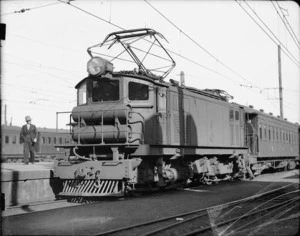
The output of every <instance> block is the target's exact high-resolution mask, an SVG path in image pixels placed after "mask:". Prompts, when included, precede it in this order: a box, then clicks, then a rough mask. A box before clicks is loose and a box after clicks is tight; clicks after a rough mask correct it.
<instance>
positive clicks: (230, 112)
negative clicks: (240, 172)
mask: <svg viewBox="0 0 300 236" xmlns="http://www.w3.org/2000/svg"><path fill="white" fill-rule="evenodd" d="M233 119H234V113H233V110H229V120H233Z"/></svg>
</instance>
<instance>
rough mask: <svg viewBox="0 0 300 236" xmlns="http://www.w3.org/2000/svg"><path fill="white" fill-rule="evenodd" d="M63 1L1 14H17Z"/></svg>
mask: <svg viewBox="0 0 300 236" xmlns="http://www.w3.org/2000/svg"><path fill="white" fill-rule="evenodd" d="M60 3H61V2H54V3H50V4H46V5H41V6H37V7H32V8H23V9H21V10H19V11H14V12H10V13H4V14H1V15H0V16H6V15H11V14H15V13H24V12H26V11H30V10H35V9H39V8H44V7H49V6H52V5H56V4H60Z"/></svg>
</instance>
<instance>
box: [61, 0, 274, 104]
mask: <svg viewBox="0 0 300 236" xmlns="http://www.w3.org/2000/svg"><path fill="white" fill-rule="evenodd" d="M58 1H60V2H62V3H66V2H64V1H61V0H58ZM66 4H68V5H69V6H72V7H74V8H76V9H78V10H80V11H82V12H84V13H86V14H88V15H90V16H93V17H95V18H97V19H99V20H101V21H104V22H106V23H108V24H110V25H113V26H115V27H117V28H119V29H121V30H125V28H123V27H121V26H119V25H116V24H114V23H112V22H111V21H107V20H105V19H103V18H101V17H99V16H97V15H95V14H92V13H90V12H88V11H86V10H84V9H81V8H80V7H77V6H75V5H73V4H70V3H66ZM167 51H168V52H170V53H173V54H174V55H176V56H178V57H181V58H183V59H184V60H187V61H189V62H191V63H193V64H196V65H198V66H200V67H202V68H204V69H206V70H208V71H210V72H213V73H215V74H218V75H219V76H221V77H223V78H226V79H228V80H231V81H232V82H236V81H234V80H232V79H230V78H229V77H227V76H224V75H223V74H221V73H219V72H218V71H215V70H213V69H210V68H208V67H206V66H203V65H202V64H200V63H198V62H195V61H193V60H191V59H189V58H187V57H184V56H182V55H179V54H178V53H175V52H173V51H171V50H169V49H167ZM246 81H247V80H246ZM248 82H249V81H248ZM236 83H237V82H236ZM249 83H251V82H249ZM237 84H239V85H240V83H237ZM251 84H252V85H253V87H257V86H256V85H254V84H253V83H251ZM250 91H251V90H250ZM258 94H259V93H258ZM260 95H261V96H263V95H262V94H260ZM263 97H264V96H263ZM271 104H272V105H273V106H274V107H275V108H276V109H278V107H277V106H276V105H275V104H274V103H271Z"/></svg>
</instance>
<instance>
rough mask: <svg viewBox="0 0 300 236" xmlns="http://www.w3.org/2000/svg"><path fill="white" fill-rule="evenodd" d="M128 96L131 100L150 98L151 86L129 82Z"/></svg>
mask: <svg viewBox="0 0 300 236" xmlns="http://www.w3.org/2000/svg"><path fill="white" fill-rule="evenodd" d="M128 97H129V100H131V101H135V100H142V101H143V100H148V99H149V86H148V85H146V84H140V83H135V82H129V84H128Z"/></svg>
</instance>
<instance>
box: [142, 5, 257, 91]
mask: <svg viewBox="0 0 300 236" xmlns="http://www.w3.org/2000/svg"><path fill="white" fill-rule="evenodd" d="M144 1H145V2H146V3H147V4H148V5H149V6H150V7H151V8H153V9H154V10H155V11H156V12H157V13H158V14H160V15H161V16H162V17H163V18H164V19H166V20H167V21H168V22H169V23H170V24H171V25H173V26H174V27H175V28H176V29H177V30H179V32H180V33H182V34H183V35H184V36H186V37H187V38H188V39H189V40H191V41H192V42H193V43H194V44H196V45H197V46H198V47H200V48H201V49H202V50H203V51H204V52H206V53H207V54H208V55H209V56H210V57H212V58H213V59H214V60H216V61H217V62H218V63H220V64H221V65H223V66H224V67H225V68H227V69H228V70H230V71H231V72H232V73H234V74H235V75H237V76H238V77H240V78H242V79H243V80H244V81H246V82H248V83H249V84H252V82H250V81H248V80H247V79H245V78H244V77H243V76H242V75H240V74H239V73H237V72H236V71H234V70H233V69H232V68H230V67H229V66H227V65H226V64H225V63H223V62H222V61H221V60H220V59H218V58H217V57H216V56H214V55H213V54H212V53H210V52H209V51H208V50H206V49H205V48H204V47H203V46H201V45H200V44H199V43H198V42H196V41H195V40H194V39H192V38H191V37H190V36H189V35H188V34H186V33H185V32H184V31H183V30H182V29H180V28H179V27H178V26H176V25H175V24H174V23H173V22H172V21H171V20H169V19H168V18H167V17H166V16H165V15H164V14H162V13H161V12H160V11H159V10H158V9H157V8H155V7H154V6H153V5H151V4H150V3H149V2H148V1H147V0H144ZM252 85H253V84H252Z"/></svg>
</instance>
